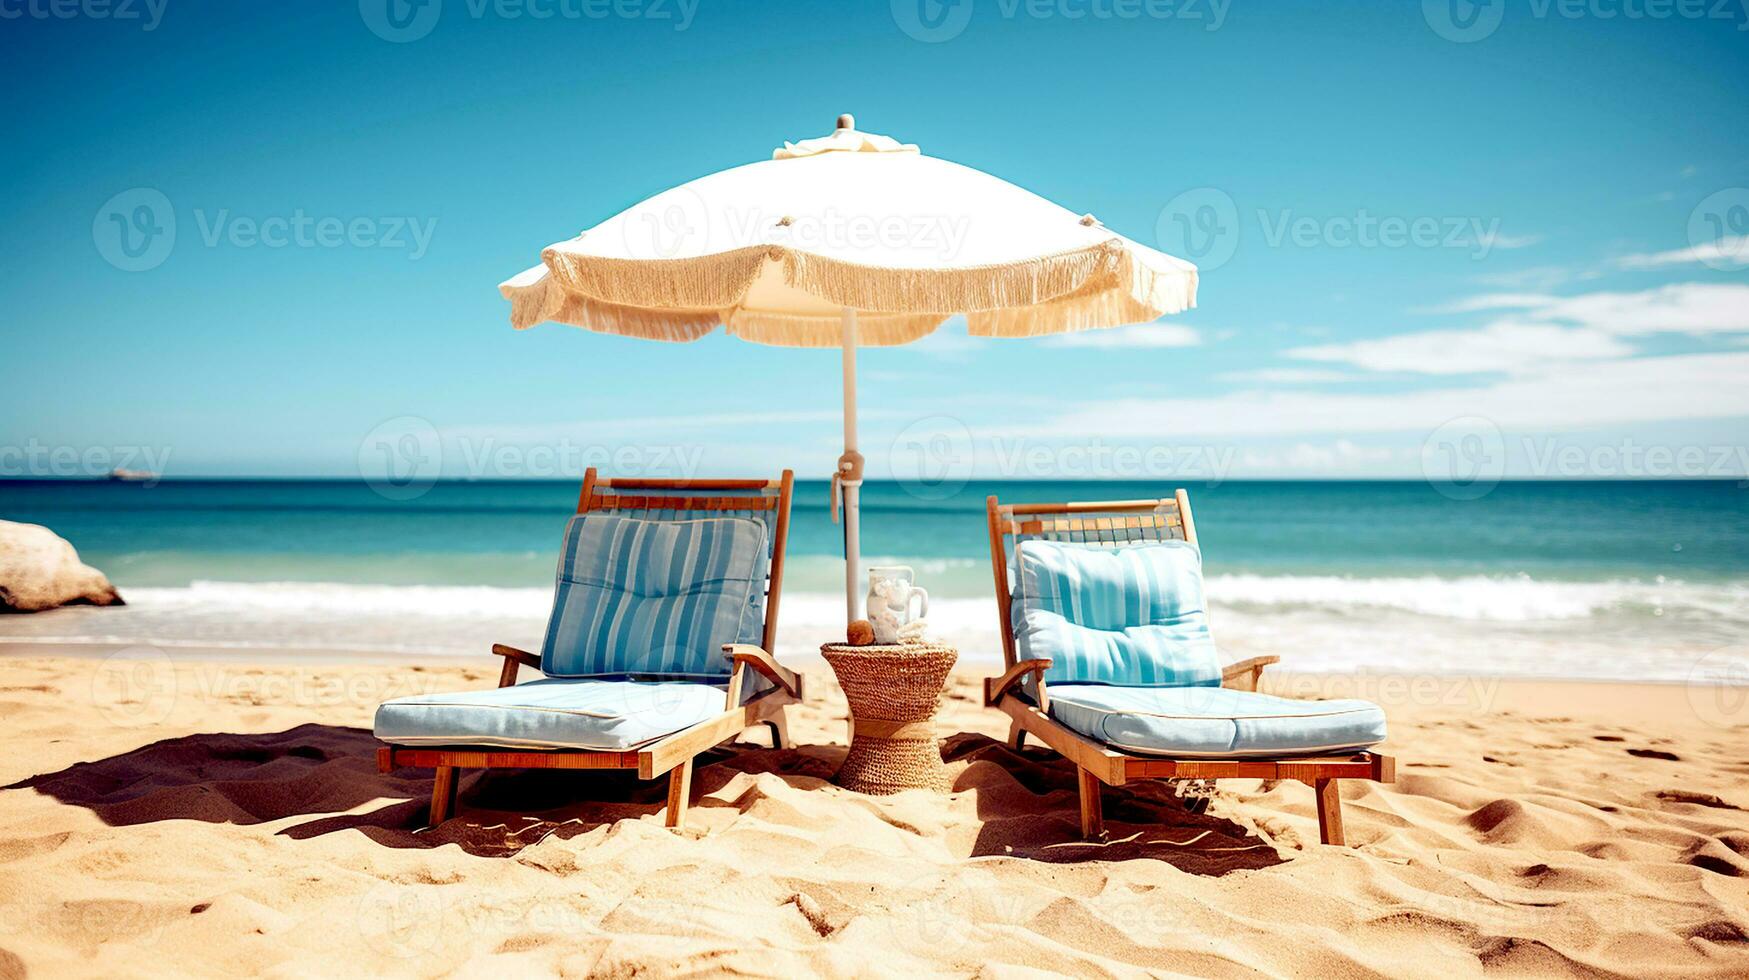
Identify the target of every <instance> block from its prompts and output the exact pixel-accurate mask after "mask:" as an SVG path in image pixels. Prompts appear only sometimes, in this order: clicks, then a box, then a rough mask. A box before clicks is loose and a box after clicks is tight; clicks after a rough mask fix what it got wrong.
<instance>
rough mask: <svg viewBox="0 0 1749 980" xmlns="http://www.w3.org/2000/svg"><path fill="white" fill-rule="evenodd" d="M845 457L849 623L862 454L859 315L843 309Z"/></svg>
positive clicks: (858, 548) (857, 561)
mask: <svg viewBox="0 0 1749 980" xmlns="http://www.w3.org/2000/svg"><path fill="white" fill-rule="evenodd" d="M842 340H843V350H844V455H843V456H840V457H839V458H838V482H839V484H840V485H841V486H842V488H843V490H844V611H845V618H846V622H852V621H855V620H858V619H861V618H862V592H861V590H860V589H859V588H858V585H859V581H858V580H859V579H860V578H861V574H862V570H861V569H862V520H861V517H862V515H861V513H860V511H859V509H858V508H859V505H860V498H861V496H862V454H861V453H859V452H857V451H856V311H855V310H853V309H850V308H849V307H845V309H844V336H843V338H842Z"/></svg>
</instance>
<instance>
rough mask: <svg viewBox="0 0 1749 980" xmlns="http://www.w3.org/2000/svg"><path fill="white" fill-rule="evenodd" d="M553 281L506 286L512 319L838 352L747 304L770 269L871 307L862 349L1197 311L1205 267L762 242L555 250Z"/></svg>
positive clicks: (834, 332) (834, 341)
mask: <svg viewBox="0 0 1749 980" xmlns="http://www.w3.org/2000/svg"><path fill="white" fill-rule="evenodd" d="M542 259H543V260H544V262H545V265H546V267H547V275H545V276H543V277H541V278H540V279H538V280H537V281H535V282H534V283H531V284H529V285H527V286H520V285H511V284H510V283H506V284H505V285H504V286H503V287H501V291H502V292H503V294H504V295H505V297H506V298H507V299H509V300H510V302H511V323H512V325H513V326H515V327H516V328H517V329H519V330H520V329H526V328H528V327H531V326H534V325H535V324H537V323H540V322H542V321H545V320H553V321H557V322H561V323H568V324H571V325H574V326H580V327H584V328H586V329H590V330H594V331H596V332H599V333H609V334H616V335H620V336H628V337H641V338H645V339H651V340H668V341H691V340H697V339H698V338H700V337H702V336H704V335H705V334H706V333H709V332H710V331H711V330H712V329H714V328H715V327H716V326H717V325H718V324H726V325H727V326H728V328H729V332H730V333H731V334H734V335H736V336H738V337H741V338H743V339H745V340H749V341H752V342H754V343H761V344H771V345H777V346H800V347H836V346H838V344H839V333H838V328H837V325H836V323H831V324H827V323H823V322H822V318H821V317H818V316H806V315H794V314H780V313H764V312H758V311H751V310H746V309H744V308H743V307H742V306H741V304H742V302H743V301H744V299H745V297H746V295H747V292H748V291H749V290H750V289H751V288H752V285H753V283H754V281H755V280H756V279H757V278H758V277H759V275H760V272H761V270H762V268H763V266H764V263H765V262H767V261H774V262H778V263H781V265H782V272H783V278H784V280H785V281H786V282H787V283H788V284H790V285H791V286H794V287H796V288H798V289H801V290H803V291H805V292H807V293H809V294H811V295H814V296H818V297H820V298H822V299H824V300H826V301H828V302H831V303H834V304H837V305H840V306H848V307H852V308H855V309H857V310H860V311H863V317H862V318H861V322H860V323H859V333H858V338H859V342H860V343H863V344H866V345H868V346H890V345H897V344H905V343H909V342H911V341H914V340H917V339H919V338H921V337H924V336H926V335H928V334H929V333H931V332H932V331H933V330H934V329H935V328H936V327H937V326H939V325H940V324H941V323H942V321H943V320H945V319H946V318H947V317H948V316H950V315H953V314H954V313H961V312H963V313H965V314H966V317H967V322H968V325H969V329H970V332H971V333H972V334H973V335H975V336H986V337H1034V336H1041V335H1044V334H1051V333H1063V332H1074V331H1080V330H1090V329H1096V328H1100V327H1112V326H1120V325H1123V324H1129V323H1141V322H1146V321H1149V320H1153V319H1155V318H1156V317H1159V316H1162V315H1165V314H1168V313H1177V312H1181V311H1183V310H1186V309H1190V308H1192V307H1194V306H1195V305H1196V288H1197V274H1196V272H1195V271H1194V270H1189V271H1186V270H1180V269H1164V270H1163V269H1159V268H1156V267H1154V266H1152V265H1149V264H1148V263H1145V262H1142V261H1139V260H1138V259H1137V258H1136V256H1134V255H1133V254H1132V253H1131V252H1130V251H1129V250H1128V249H1126V248H1124V247H1123V244H1122V243H1121V242H1120V241H1116V240H1112V241H1106V242H1101V243H1099V244H1098V245H1095V246H1092V247H1089V248H1084V249H1076V250H1073V251H1069V252H1062V253H1057V254H1055V255H1047V256H1041V257H1039V258H1036V259H1033V260H1030V261H1027V262H1021V263H1015V264H1008V265H999V266H976V267H966V268H962V269H889V268H881V267H878V266H866V265H859V264H856V263H850V262H842V261H838V260H834V259H828V258H823V257H821V256H817V255H813V254H811V253H808V252H800V251H793V250H789V249H784V248H781V247H776V246H759V247H754V248H745V249H737V250H735V251H732V252H722V253H718V254H716V255H709V256H702V257H697V258H685V259H611V258H603V257H599V256H586V255H578V254H576V253H572V252H566V251H563V250H560V249H557V248H548V249H547V250H546V251H545V252H544V253H543V254H542Z"/></svg>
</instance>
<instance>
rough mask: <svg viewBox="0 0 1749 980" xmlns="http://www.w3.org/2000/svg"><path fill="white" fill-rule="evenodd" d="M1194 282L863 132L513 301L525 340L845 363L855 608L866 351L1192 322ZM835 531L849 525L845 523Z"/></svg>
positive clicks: (845, 467)
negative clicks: (547, 333)
mask: <svg viewBox="0 0 1749 980" xmlns="http://www.w3.org/2000/svg"><path fill="white" fill-rule="evenodd" d="M1196 285H1197V273H1196V267H1195V266H1194V265H1192V264H1190V263H1189V262H1185V261H1183V260H1182V259H1177V258H1174V257H1172V256H1170V255H1167V254H1165V253H1163V252H1159V251H1156V250H1154V249H1151V248H1148V247H1147V246H1145V245H1141V244H1139V243H1137V242H1135V241H1132V240H1130V239H1128V238H1125V237H1124V236H1122V235H1119V234H1117V233H1116V232H1113V231H1110V230H1108V229H1106V228H1105V227H1104V226H1103V225H1101V224H1100V223H1099V221H1098V220H1097V219H1096V218H1094V217H1093V216H1092V215H1085V214H1077V213H1075V212H1073V211H1070V210H1068V209H1066V208H1063V207H1060V206H1058V205H1056V204H1053V203H1051V202H1050V201H1047V200H1045V199H1044V198H1042V197H1039V196H1038V195H1036V194H1033V193H1031V192H1030V191H1027V190H1024V189H1022V188H1020V187H1016V186H1014V185H1013V184H1010V183H1008V182H1007V181H1004V180H1000V179H998V178H996V177H992V176H990V175H989V174H986V173H984V172H982V171H979V170H974V169H972V168H970V167H965V166H961V165H960V164H957V163H953V162H950V161H947V160H942V159H938V158H936V157H931V156H926V155H924V154H923V153H921V152H919V150H918V148H917V147H916V146H914V145H911V144H904V143H899V142H898V141H896V140H893V139H891V138H889V137H886V136H879V135H875V134H872V133H863V132H860V131H858V130H857V129H856V128H855V124H854V121H853V120H852V119H851V117H849V116H841V117H839V121H838V128H837V130H836V131H835V132H833V133H832V134H831V135H830V136H825V137H822V138H819V139H812V140H804V141H802V142H800V143H785V144H784V145H783V146H782V147H780V148H778V149H777V150H776V151H775V152H773V154H772V159H770V160H764V161H760V162H758V163H750V164H747V165H745V166H740V167H734V168H732V169H729V170H723V171H719V172H717V173H714V174H710V175H709V176H705V177H700V178H698V179H697V180H694V181H691V182H689V183H686V184H682V185H680V186H679V187H675V188H672V189H670V190H667V191H664V192H662V193H660V194H657V195H656V196H655V197H652V198H649V199H648V200H645V201H643V202H641V203H639V204H636V205H634V206H632V207H630V208H628V209H626V210H625V211H622V212H620V213H619V214H617V215H614V216H613V217H611V218H609V219H607V220H606V221H603V222H602V223H600V224H598V225H596V226H595V227H593V228H590V229H588V230H586V231H584V232H583V233H581V234H579V235H578V236H577V237H575V238H572V239H569V240H567V241H563V242H558V243H556V244H553V245H549V246H548V247H547V248H546V249H545V250H543V251H542V252H541V264H539V265H537V266H534V267H533V268H530V269H528V270H526V271H524V272H522V273H521V274H519V275H517V276H515V277H514V278H512V279H510V280H508V281H507V282H505V283H503V284H502V285H501V286H500V287H499V288H500V291H501V292H502V293H503V294H504V297H505V298H506V299H508V300H509V301H510V303H511V314H510V316H511V323H512V325H513V326H515V327H516V328H517V329H524V328H527V327H531V326H534V325H535V324H537V323H541V322H544V321H553V322H558V323H568V324H572V325H575V326H579V327H583V328H585V329H588V330H594V331H597V332H600V333H610V334H617V335H621V336H630V337H642V338H646V339H650V340H666V341H690V340H697V339H698V338H700V337H703V336H704V335H705V334H707V333H710V332H711V331H712V330H715V329H716V328H717V327H719V326H722V327H725V328H726V329H727V330H728V332H729V333H730V334H732V335H734V336H737V337H741V338H742V339H745V340H750V341H753V342H755V343H761V344H774V345H780V346H786V347H839V348H842V349H843V350H844V382H845V452H844V455H843V456H842V457H840V461H839V469H838V473H837V474H836V475H835V477H834V490H835V492H836V490H837V488H838V487H840V486H842V488H843V492H844V498H845V557H846V561H847V568H846V604H847V610H848V613H849V615H850V616H851V618H857V617H858V616H859V615H860V609H859V603H858V599H857V594H858V590H857V587H856V584H857V583H856V577H857V563H858V559H859V555H858V541H857V536H858V527H857V514H856V498H857V488H858V487H859V486H860V483H861V477H862V457H861V455H860V454H858V453H857V451H856V421H855V420H856V415H855V407H856V406H855V390H856V389H855V363H856V362H855V349H856V347H857V346H859V345H860V346H890V345H896V344H904V343H909V342H911V341H913V340H917V339H919V338H921V337H924V336H926V335H928V334H929V333H931V332H932V331H934V330H935V329H936V328H937V327H938V326H940V325H941V324H942V323H943V322H944V321H945V320H947V319H948V318H949V317H951V316H955V315H962V316H964V317H965V318H966V324H967V329H968V331H969V332H970V333H971V334H972V335H973V336H984V337H1035V336H1039V335H1042V334H1052V333H1065V332H1071V331H1078V330H1087V329H1092V328H1096V327H1112V326H1121V325H1124V324H1132V323H1143V322H1147V321H1150V320H1153V319H1156V318H1157V317H1160V316H1162V315H1164V314H1168V313H1177V312H1180V311H1182V310H1185V309H1188V308H1190V307H1192V306H1195V305H1196ZM834 513H835V514H836V508H835V510H834Z"/></svg>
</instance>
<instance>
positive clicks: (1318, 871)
mask: <svg viewBox="0 0 1749 980" xmlns="http://www.w3.org/2000/svg"><path fill="white" fill-rule="evenodd" d="M14 650H15V652H16V648H14ZM491 660H492V658H490V657H481V658H480V659H479V661H478V663H477V666H472V667H465V668H464V667H455V666H436V665H426V666H415V665H411V664H407V663H355V664H333V663H325V664H303V665H298V664H295V663H272V664H266V665H251V664H249V663H246V662H239V661H231V662H216V661H205V662H201V661H184V662H172V661H171V660H170V659H168V657H167V656H165V655H163V654H159V653H147V654H143V655H139V656H137V657H130V658H125V659H123V660H120V661H117V660H104V659H96V658H83V659H81V658H69V657H45V656H41V655H40V650H39V651H37V652H35V653H31V652H29V651H26V652H25V655H15V656H11V657H4V658H0V722H3V723H4V731H5V733H6V740H5V743H4V747H3V748H0V785H5V786H6V787H7V788H5V789H4V790H0V978H12V977H21V976H32V977H66V976H95V975H108V976H115V975H139V974H157V973H179V974H192V975H199V976H235V975H238V974H268V975H274V976H335V975H355V976H356V975H365V974H370V973H384V974H393V975H402V976H427V975H429V976H435V975H440V974H446V973H451V972H455V973H460V974H463V975H479V976H502V975H506V974H517V975H520V974H525V973H526V974H548V973H565V974H599V975H610V976H624V975H631V974H635V973H653V974H657V975H668V974H675V973H687V974H692V973H717V972H732V973H744V974H754V975H789V976H794V975H801V974H806V973H828V974H865V975H895V976H897V975H913V974H919V973H926V974H955V975H974V974H979V975H991V976H998V975H1003V976H1006V975H1013V976H1019V975H1027V974H1032V973H1035V972H1037V971H1049V972H1062V973H1072V974H1079V975H1138V974H1155V975H1158V974H1173V973H1184V974H1211V975H1239V974H1250V973H1252V972H1253V971H1263V972H1265V973H1269V974H1276V975H1301V976H1377V975H1391V976H1403V975H1419V976H1430V975H1441V976H1444V975H1459V976H1461V975H1471V974H1479V973H1484V972H1498V973H1506V974H1522V975H1548V974H1556V975H1559V974H1586V973H1600V974H1617V975H1624V976H1652V975H1687V976H1700V975H1713V976H1724V975H1730V974H1735V975H1744V974H1746V973H1749V813H1746V812H1745V811H1744V810H1742V809H1740V807H1745V806H1749V704H1745V703H1744V699H1743V698H1742V697H1733V696H1732V695H1733V694H1741V693H1749V692H1741V691H1738V692H1732V691H1715V690H1711V689H1689V688H1685V687H1680V686H1663V687H1659V686H1631V685H1609V684H1578V683H1573V684H1566V683H1504V682H1497V681H1489V680H1477V679H1465V678H1438V677H1419V678H1397V677H1375V676H1367V677H1361V678H1353V677H1350V678H1338V677H1331V678H1319V677H1311V676H1299V677H1293V676H1285V677H1283V678H1281V679H1279V681H1278V685H1277V688H1278V689H1279V690H1287V691H1291V692H1295V693H1302V694H1304V693H1311V692H1323V693H1328V694H1349V693H1358V694H1362V695H1365V696H1370V697H1373V698H1374V699H1375V700H1379V701H1380V702H1381V703H1383V704H1384V705H1385V706H1386V709H1387V711H1388V713H1389V716H1390V725H1391V733H1392V735H1391V741H1390V743H1389V745H1388V746H1387V749H1388V750H1389V751H1392V752H1394V753H1395V754H1396V755H1398V757H1399V759H1400V763H1399V770H1398V771H1399V779H1398V782H1397V783H1396V784H1395V785H1392V786H1377V785H1373V784H1367V783H1359V782H1353V783H1349V784H1347V785H1346V788H1345V790H1344V798H1345V800H1346V816H1347V828H1348V837H1349V841H1350V843H1352V844H1354V845H1356V846H1354V847H1352V848H1336V847H1326V846H1323V845H1320V844H1318V843H1317V826H1316V820H1315V818H1314V815H1313V811H1312V797H1311V792H1310V790H1309V789H1308V788H1306V787H1305V786H1302V785H1299V784H1296V783H1283V784H1279V785H1267V784H1259V783H1258V782H1257V781H1232V782H1223V783H1222V784H1221V786H1220V791H1219V795H1218V796H1217V797H1216V799H1215V800H1214V801H1213V805H1212V806H1211V807H1210V809H1209V812H1208V813H1206V814H1204V815H1201V816H1194V815H1191V814H1189V813H1187V812H1185V811H1184V810H1183V809H1182V808H1181V807H1180V806H1179V804H1178V803H1177V802H1176V801H1175V800H1174V799H1173V797H1172V795H1171V794H1170V792H1168V791H1167V790H1166V789H1165V788H1164V787H1162V786H1159V785H1141V786H1137V787H1134V788H1123V789H1111V790H1108V791H1107V793H1108V795H1107V797H1106V804H1105V806H1106V818H1107V824H1108V828H1109V829H1110V831H1111V835H1112V842H1111V843H1109V844H1106V845H1102V846H1101V845H1089V844H1083V843H1081V842H1079V841H1078V840H1077V839H1076V836H1077V835H1076V810H1075V796H1074V790H1073V781H1072V778H1071V770H1069V769H1067V768H1066V767H1064V766H1063V765H1062V764H1061V763H1060V761H1058V760H1056V759H1055V758H1054V757H1052V756H1050V755H1049V754H1048V753H1044V752H1035V751H1030V750H1029V751H1028V752H1027V753H1026V754H1024V755H1020V754H1016V753H1014V752H1012V751H1010V750H1009V749H1008V748H1006V747H1005V746H1003V745H1002V744H1000V742H999V741H996V740H993V739H992V738H991V736H998V737H999V736H1000V734H1001V733H1002V731H1003V723H1002V722H1003V720H1002V719H1001V718H1000V716H998V715H996V714H994V713H992V712H989V711H986V710H983V709H981V708H980V707H979V705H978V703H977V700H976V686H975V680H974V679H973V678H971V677H956V678H955V679H953V680H952V681H951V682H950V687H949V691H948V694H947V697H946V699H945V702H944V709H943V713H942V716H941V731H942V733H943V735H944V743H943V746H944V747H943V751H944V754H945V756H946V757H947V759H948V765H949V770H950V773H951V776H952V778H953V783H954V787H955V791H954V792H953V793H952V794H951V795H949V796H934V795H930V794H928V793H925V792H922V791H910V792H906V793H902V794H899V795H897V796H892V797H884V798H879V797H868V796H861V795H858V794H855V793H851V792H849V791H847V790H843V789H840V788H838V787H836V786H833V785H832V784H831V783H830V782H829V777H830V775H831V773H832V772H833V769H834V767H835V765H836V764H837V762H838V761H839V760H840V759H841V758H842V757H843V754H844V748H843V741H844V737H845V728H846V725H845V708H844V701H843V698H842V696H841V695H840V694H839V692H838V691H837V689H836V687H835V686H834V685H833V684H832V683H831V680H830V675H829V673H822V672H821V671H820V669H819V668H818V667H811V668H809V674H810V683H811V684H812V685H813V689H812V701H811V703H810V704H808V705H807V706H805V707H803V708H801V709H799V710H797V709H792V711H794V714H793V716H792V721H791V725H792V729H793V733H794V734H795V735H796V736H797V738H798V740H799V741H800V742H801V743H802V744H803V746H804V747H803V748H801V749H799V750H788V751H776V752H774V751H772V750H769V749H761V748H758V747H755V746H751V745H745V746H737V747H736V748H733V749H730V750H718V751H716V752H714V753H713V754H712V755H710V756H708V757H707V758H706V759H705V760H704V761H705V762H707V763H708V765H705V766H703V768H701V769H700V770H699V771H698V773H697V776H696V778H695V789H696V792H697V794H698V795H697V797H696V799H697V802H696V803H695V806H694V809H693V810H692V813H691V815H690V826H689V827H688V830H687V832H686V833H685V834H682V835H676V834H674V833H671V832H669V831H667V830H665V829H663V827H662V825H661V818H660V813H659V810H658V808H659V807H660V805H661V797H662V787H661V784H659V783H652V784H639V783H638V782H637V781H636V780H633V779H629V778H626V777H624V776H623V775H621V774H607V773H521V774H516V773H507V774H506V773H495V774H487V775H481V774H473V775H469V776H468V777H467V778H466V779H465V781H464V782H463V785H462V791H461V813H460V815H459V816H457V817H455V818H453V819H451V820H449V821H447V822H445V823H444V824H443V825H442V826H441V827H438V828H436V829H434V830H431V831H429V832H421V831H419V830H418V828H419V827H420V826H421V824H422V823H423V818H424V815H425V808H426V803H427V799H428V794H429V786H430V782H429V774H427V773H422V772H419V771H405V772H399V773H395V774H392V775H388V776H384V775H379V774H378V773H377V772H376V769H375V764H374V748H375V742H374V740H373V739H372V738H371V736H370V732H369V725H370V719H371V713H372V709H373V707H374V706H375V704H376V703H377V701H378V700H380V699H381V698H383V697H390V696H395V695H398V694H404V693H412V692H414V691H419V690H429V689H442V688H454V687H458V686H487V685H490V684H492V683H493V678H494V676H495V670H496V667H495V663H493V662H489V661H491ZM749 737H750V738H753V737H754V736H751V735H750V736H749Z"/></svg>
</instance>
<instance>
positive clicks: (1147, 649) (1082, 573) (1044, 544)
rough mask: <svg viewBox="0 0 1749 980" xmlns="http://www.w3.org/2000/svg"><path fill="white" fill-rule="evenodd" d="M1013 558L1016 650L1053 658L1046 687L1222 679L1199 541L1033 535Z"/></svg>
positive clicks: (1198, 682)
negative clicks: (1108, 541)
mask: <svg viewBox="0 0 1749 980" xmlns="http://www.w3.org/2000/svg"><path fill="white" fill-rule="evenodd" d="M1015 560H1016V561H1017V562H1018V563H1019V576H1018V585H1017V587H1016V589H1015V591H1014V602H1013V606H1012V609H1013V616H1014V639H1015V644H1016V648H1017V650H1018V652H1019V655H1020V657H1021V658H1022V659H1038V658H1048V659H1050V660H1052V661H1053V663H1052V665H1051V669H1050V670H1049V671H1047V672H1046V673H1045V681H1046V682H1047V683H1091V684H1123V685H1127V686H1132V687H1183V686H1194V685H1210V686H1219V685H1220V683H1221V666H1220V659H1219V657H1218V655H1217V654H1216V652H1215V641H1214V637H1213V636H1212V635H1211V634H1210V633H1209V626H1208V613H1207V612H1206V608H1205V605H1204V602H1203V593H1202V554H1201V553H1200V552H1198V551H1197V549H1196V546H1195V545H1192V544H1189V543H1187V542H1184V541H1159V542H1151V543H1146V544H1136V545H1127V546H1124V547H1119V548H1111V547H1090V546H1088V545H1083V544H1073V543H1064V542H1060V541H1040V540H1030V541H1022V542H1020V544H1019V545H1018V546H1017V547H1016V549H1015Z"/></svg>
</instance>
